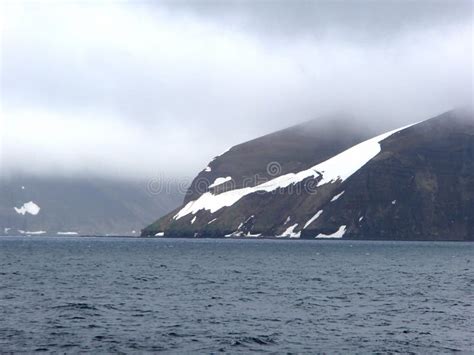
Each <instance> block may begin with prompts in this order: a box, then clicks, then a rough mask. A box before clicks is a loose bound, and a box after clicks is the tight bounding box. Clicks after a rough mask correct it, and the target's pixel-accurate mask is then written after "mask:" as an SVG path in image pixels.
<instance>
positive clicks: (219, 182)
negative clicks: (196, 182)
mask: <svg viewBox="0 0 474 355" xmlns="http://www.w3.org/2000/svg"><path fill="white" fill-rule="evenodd" d="M230 180H232V177H230V176H226V177H218V178H217V179H216V180H214V182H213V183H212V184H211V185H209V188H213V187H216V186H219V185H222V184H224V183H226V182H227V181H230Z"/></svg>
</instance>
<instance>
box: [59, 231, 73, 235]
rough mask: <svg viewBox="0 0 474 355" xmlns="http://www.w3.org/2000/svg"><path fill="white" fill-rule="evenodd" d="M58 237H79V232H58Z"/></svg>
mask: <svg viewBox="0 0 474 355" xmlns="http://www.w3.org/2000/svg"><path fill="white" fill-rule="evenodd" d="M56 234H57V235H78V234H79V233H77V232H57V233H56Z"/></svg>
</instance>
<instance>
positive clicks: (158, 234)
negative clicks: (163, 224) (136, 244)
mask: <svg viewBox="0 0 474 355" xmlns="http://www.w3.org/2000/svg"><path fill="white" fill-rule="evenodd" d="M164 236H165V232H158V233H156V234H155V237H164Z"/></svg>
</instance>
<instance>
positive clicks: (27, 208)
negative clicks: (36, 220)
mask: <svg viewBox="0 0 474 355" xmlns="http://www.w3.org/2000/svg"><path fill="white" fill-rule="evenodd" d="M13 208H14V209H15V211H16V213H18V214H22V215H25V214H26V213H29V214H32V215H34V216H36V215H37V214H38V213H39V211H40V209H41V208H40V207H39V206H38V205H37V204H36V203H34V202H33V201H30V202H26V203H24V204H23V206H21V207H20V208H16V207H13Z"/></svg>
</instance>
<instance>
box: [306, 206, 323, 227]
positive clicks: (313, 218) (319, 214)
mask: <svg viewBox="0 0 474 355" xmlns="http://www.w3.org/2000/svg"><path fill="white" fill-rule="evenodd" d="M322 213H323V210H319V211H318V212H316V214H315V215H314V216H313V217H311V218H310V219H309V220H308V222H306V223H305V225H304V227H303V229H305V228H306V227H308V226H309V225H310V224H311V223H313V222H314V221H315V220H316V219H318V217H319V216H321V214H322Z"/></svg>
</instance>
